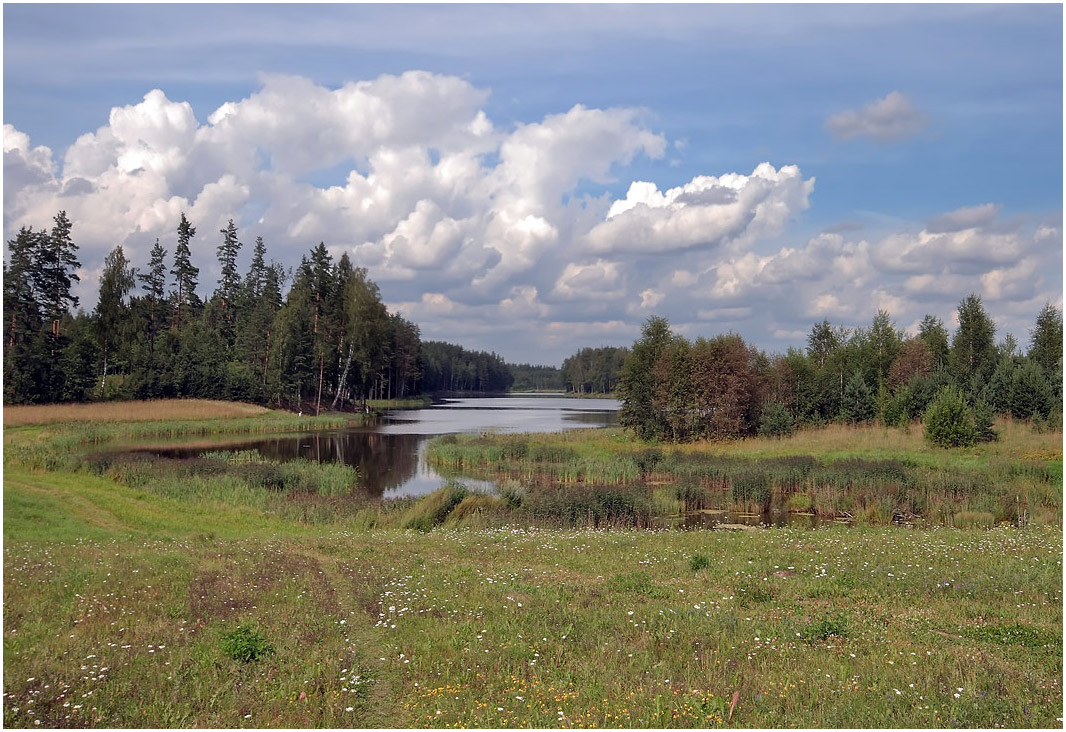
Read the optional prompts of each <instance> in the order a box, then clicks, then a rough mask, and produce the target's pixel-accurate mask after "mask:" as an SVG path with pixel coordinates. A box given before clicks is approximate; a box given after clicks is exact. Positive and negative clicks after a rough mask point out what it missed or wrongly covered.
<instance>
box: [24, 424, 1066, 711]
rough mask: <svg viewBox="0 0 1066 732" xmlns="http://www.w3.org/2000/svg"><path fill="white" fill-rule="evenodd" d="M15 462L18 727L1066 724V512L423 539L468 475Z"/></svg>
mask: <svg viewBox="0 0 1066 732" xmlns="http://www.w3.org/2000/svg"><path fill="white" fill-rule="evenodd" d="M26 429H31V428H26ZM32 429H41V428H32ZM5 437H7V435H5ZM5 442H6V440H5ZM77 444H82V445H83V444H84V443H77ZM61 462H62V461H61ZM5 463H7V464H6V465H5V472H4V671H3V673H4V724H5V726H7V727H35V726H43V727H66V726H104V727H224V728H234V727H320V726H322V727H346V728H347V727H390V728H400V727H474V726H476V727H896V728H903V727H907V728H910V727H995V726H1003V727H1050V726H1060V725H1061V721H1059V720H1060V718H1061V715H1062V703H1063V696H1062V686H1061V679H1062V551H1063V546H1062V533H1061V527H1060V526H1058V525H1054V526H1038V525H1031V526H1029V527H1027V528H1017V527H998V528H993V529H973V528H971V529H959V528H929V529H905V528H900V527H892V526H853V527H841V526H836V527H832V528H828V529H818V530H808V529H796V528H784V529H766V530H755V531H746V532H739V533H734V532H721V531H714V532H712V531H692V532H679V531H670V530H661V531H649V530H632V529H627V530H593V529H589V528H574V529H544V528H535V527H530V526H528V525H507V526H500V525H486V524H485V516H484V515H483V514H481V513H479V512H478V511H471V512H468V513H463V512H461V510H460V507H461V506H462V505H463V504H464V503H465V502H466V500H467V499H463V501H462V502H460V503H459V504H458V505H457V506H455V507H452V511H451V513H450V514H449V515H448V519H447V520H446V522H445V526H447V528H444V527H440V526H438V527H437V528H433V529H432V530H430V531H426V532H418V531H413V530H404V529H401V528H381V527H382V526H402V525H404V524H408V525H411V524H412V522H413V520H414V519H417V518H420V517H424V516H426V515H429V514H430V513H433V510H431V509H434V506H436V505H437V504H441V505H443V504H445V503H447V501H448V494H447V492H442V493H440V494H435V495H434V496H431V497H429V498H427V499H424V500H423V501H421V502H419V503H414V504H397V506H396V507H395V508H392V509H385V508H381V509H375V510H374V511H369V510H367V509H365V508H362V507H359V508H357V510H352V508H353V507H352V506H350V505H348V504H346V503H345V502H343V501H342V500H339V498H338V497H337V496H334V495H329V494H330V493H332V492H333V491H335V490H337V489H336V488H328V489H324V490H325V494H324V495H320V496H319V498H320V500H321V501H324V502H322V503H320V504H317V505H319V507H320V509H321V510H320V511H318V512H315V513H310V514H309V513H306V512H304V513H292V512H287V511H284V510H280V509H279V508H278V506H279V505H285V506H290V505H299V504H300V503H301V502H307V501H310V500H311V496H310V495H309V491H308V487H307V486H306V485H304V484H305V483H306V481H307V480H315V481H318V480H321V481H325V483H324V484H326V483H329V482H330V481H335V482H337V485H340V484H341V483H343V482H345V481H347V480H349V479H350V478H349V477H345V476H341V475H336V476H332V473H330V472H329V471H325V472H316V470H315V469H313V468H311V467H309V466H303V467H299V466H298V467H295V468H292V470H291V471H289V472H286V471H287V470H288V469H286V470H282V469H281V467H280V466H270V465H267V466H265V467H264V466H262V465H258V464H256V465H254V466H253V465H251V464H249V465H244V466H240V465H239V463H240V461H236V463H235V464H238V467H241V469H243V470H249V471H252V472H256V473H257V474H261V475H259V479H260V483H261V484H262V485H259V487H257V488H255V489H254V490H251V489H249V490H245V489H242V488H241V486H240V485H238V484H237V483H236V482H233V479H234V475H236V473H234V474H232V475H231V474H230V473H223V474H214V473H212V474H211V475H206V474H203V475H201V474H199V473H197V472H196V471H192V472H190V473H188V474H187V475H185V477H180V476H178V477H174V476H171V477H169V478H167V480H165V481H164V480H156V481H148V482H138V481H139V480H140V478H139V477H137V476H139V475H141V474H140V473H137V474H136V475H133V474H132V473H130V474H127V473H128V470H127V469H128V467H129V466H128V464H125V463H122V464H121V465H120V467H121V468H122V470H121V471H119V472H114V471H113V470H112V469H111V468H108V469H107V470H104V471H102V472H94V471H93V470H87V469H85V466H84V464H83V463H77V465H78V471H77V472H73V471H72V469H47V470H46V469H44V466H41V465H31V464H22V463H18V462H17V461H9V460H8V456H7V455H6V453H5ZM253 467H254V468H255V469H254V470H252V469H253ZM227 470H229V468H227ZM123 471H126V472H123ZM290 472H291V474H290ZM175 475H177V474H175ZM116 476H117V477H122V476H126V478H127V479H130V480H131V482H132V483H134V485H125V484H122V483H120V482H117V478H116ZM130 476H132V478H130ZM330 476H332V477H330ZM182 481H184V482H182ZM226 481H229V482H226ZM155 483H161V484H164V485H163V486H162V487H158V486H156V485H154V484H155ZM275 484H276V485H277V486H280V488H277V489H273V488H269V487H268V486H274V485H275ZM183 485H184V486H185V487H186V490H182V486H183ZM245 485H246V487H247V484H245ZM282 489H284V490H285V491H289V490H290V489H291V493H289V494H285V495H282V494H278V495H279V496H281V497H277V498H269V497H268V498H263V496H264V495H265V493H264V492H265V491H271V490H282ZM320 490H323V489H320ZM468 498H469V497H468ZM278 501H280V502H281V503H280V504H279V503H277V502H278ZM505 515H506V514H505ZM414 523H419V522H417V521H414ZM419 525H421V524H420V523H419ZM433 525H434V524H433V522H432V521H430V522H427V523H426V524H425V526H426V527H427V528H428V527H430V526H433ZM734 700H735V704H734Z"/></svg>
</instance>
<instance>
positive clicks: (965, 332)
mask: <svg viewBox="0 0 1066 732" xmlns="http://www.w3.org/2000/svg"><path fill="white" fill-rule="evenodd" d="M958 321H959V325H958V328H957V329H956V331H955V333H954V334H953V335H951V334H949V333H948V331H947V329H946V328H945V326H944V324H943V322H942V321H941V320H940V319H939V318H937V317H935V316H932V315H927V316H926V317H925V318H924V319H923V320H922V322H921V325H920V327H919V332H918V334H917V336H915V337H913V338H907V337H905V336H904V334H903V332H902V331H900V330H899V329H897V328H896V327H895V325H894V324H893V322H892V320H891V317H890V316H889V314H888V313H886V312H885V311H879V312H878V313H877V315H876V316H875V317H874V319H873V322H872V323H871V324H870V326H869V327H868V328H863V327H859V328H854V329H848V328H844V327H841V326H833V325H830V323H829V322H828V320H823V321H822V322H821V323H817V324H815V325H814V326H813V327H812V328H811V331H810V334H809V335H808V337H807V346H806V349H798V348H789V349H788V350H787V352H786V353H783V354H780V353H778V354H772V355H767V354H766V353H765V352H763V351H761V350H759V349H757V348H755V347H753V346H751V345H749V344H747V343H745V341H744V339H743V338H742V337H741V336H740V335H737V334H732V333H731V334H728V335H719V336H716V337H714V338H710V339H708V338H698V339H696V340H695V341H689V340H688V339H686V338H684V337H682V336H679V335H675V334H674V333H672V331H671V330H670V325H669V323H668V321H667V320H666V319H664V318H661V317H652V318H650V319H649V320H648V321H647V322H646V323H645V324H644V326H643V328H642V331H641V337H640V338H639V339H638V340H637V341H636V342H635V343H634V344H633V348H632V349H631V350H630V352H629V354H628V356H627V357H626V359H625V363H624V366H623V368H622V371H621V376H620V380H619V396H620V398H621V399H622V401H623V405H622V409H621V412H620V415H619V419H620V422H621V424H622V425H623V426H624V427H627V428H630V429H632V430H634V431H635V432H636V433H637V434H638V435H639V436H641V437H642V438H644V439H660V440H672V441H687V440H695V439H731V438H737V437H744V436H748V435H754V434H758V433H762V434H783V433H786V432H790V431H791V430H793V429H794V428H795V427H797V426H800V425H819V424H826V423H829V422H834V421H839V422H848V423H862V422H870V421H873V420H875V419H879V420H881V421H882V422H884V423H885V424H891V425H904V424H909V423H910V422H911V421H913V420H915V419H919V418H921V417H922V415H923V414H924V413H925V412H926V410H927V408H928V407H929V406H930V404H931V403H932V402H933V401H934V399H935V398H936V397H937V396H938V395H939V394H942V393H944V392H945V390H950V391H951V392H952V393H953V394H957V396H958V398H959V400H961V401H962V402H963V403H964V406H965V407H966V409H968V410H970V414H971V415H972V416H971V417H970V419H971V420H973V419H976V420H977V422H978V426H977V427H976V428H975V429H976V432H975V433H974V434H979V435H983V438H984V439H991V438H992V437H994V433H991V432H990V430H991V427H990V425H991V418H992V415H993V414H1003V415H1010V416H1012V417H1015V418H1018V419H1027V420H1028V419H1033V420H1037V421H1038V422H1039V423H1042V424H1043V423H1046V422H1047V421H1048V420H1051V421H1052V422H1053V423H1054V424H1055V426H1057V427H1058V428H1060V429H1061V421H1062V312H1061V311H1059V310H1058V309H1057V308H1055V307H1053V306H1052V305H1050V304H1048V305H1047V306H1045V307H1044V309H1043V310H1042V311H1041V312H1040V314H1039V315H1038V316H1037V318H1036V322H1035V325H1034V328H1033V330H1032V331H1031V338H1030V341H1029V347H1028V350H1027V352H1026V353H1024V354H1023V353H1022V352H1021V348H1020V346H1019V344H1018V341H1017V340H1016V339H1015V337H1014V336H1013V335H1012V334H1009V333H1008V334H1006V335H1005V336H1004V337H1003V339H1002V340H1001V341H1000V343H998V344H997V343H996V342H995V331H996V328H995V323H994V322H993V321H992V319H991V318H990V317H989V315H988V313H987V312H986V311H985V308H984V305H983V303H982V302H981V298H980V297H979V296H977V295H970V296H969V297H967V298H966V299H964V300H963V301H962V302H961V303H960V305H959V308H958ZM982 425H983V427H982ZM982 429H983V431H982ZM978 439H980V438H978Z"/></svg>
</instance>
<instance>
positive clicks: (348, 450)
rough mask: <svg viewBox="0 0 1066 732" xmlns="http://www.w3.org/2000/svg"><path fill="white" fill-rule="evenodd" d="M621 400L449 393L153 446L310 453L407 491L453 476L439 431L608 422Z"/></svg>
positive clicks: (387, 488) (375, 490)
mask: <svg viewBox="0 0 1066 732" xmlns="http://www.w3.org/2000/svg"><path fill="white" fill-rule="evenodd" d="M620 406H621V405H620V403H619V402H618V401H616V400H614V399H577V398H567V397H553V396H508V397H491V398H488V397H487V398H476V399H449V400H446V401H443V402H441V403H439V404H434V405H432V406H429V407H423V408H421V409H391V410H388V411H387V412H386V413H385V414H384V415H383V416H382V417H381V418H379V419H378V420H377V421H376V422H375V424H372V425H367V426H365V427H356V428H349V429H343V430H324V431H318V432H309V433H305V434H297V435H273V436H265V437H258V438H255V439H254V440H247V439H245V440H240V441H232V442H220V443H217V444H213V445H212V446H211V447H209V448H205V447H202V446H201V447H196V448H191V447H174V448H166V449H156V450H153V452H156V453H157V454H162V455H167V456H170V457H194V456H196V455H199V454H202V453H204V452H207V451H209V450H210V451H218V450H255V451H257V452H259V454H261V455H262V456H263V457H265V458H268V459H271V460H293V459H295V458H305V459H308V460H316V461H319V462H338V463H342V464H344V465H351V466H353V467H355V468H356V469H357V470H358V471H359V482H360V485H361V486H362V488H363V490H364V491H365V494H366V495H367V496H368V497H372V498H384V499H390V498H407V497H412V496H421V495H425V494H427V493H432V492H433V491H435V490H437V489H438V488H440V487H441V486H443V485H444V484H445V483H446V482H447V479H446V478H444V477H442V476H441V475H440V474H438V473H437V472H436V471H435V470H434V469H433V467H432V466H431V465H430V464H429V463H428V461H427V460H426V458H425V452H426V446H427V444H428V443H429V441H430V440H431V439H433V438H434V437H437V436H438V435H446V434H456V433H474V434H478V433H482V432H499V433H514V432H561V431H563V430H569V429H577V428H589V427H608V426H611V425H615V424H617V423H618V408H619V407H620ZM463 483H464V484H466V485H468V486H470V487H472V488H483V489H486V490H490V489H491V487H492V485H491V484H490V483H484V484H482V483H481V482H480V481H476V480H470V479H464V480H463Z"/></svg>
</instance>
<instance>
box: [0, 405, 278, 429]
mask: <svg viewBox="0 0 1066 732" xmlns="http://www.w3.org/2000/svg"><path fill="white" fill-rule="evenodd" d="M269 411H270V410H269V409H267V408H266V407H259V406H256V405H254V404H242V403H240V402H224V401H214V400H210V399H155V400H151V401H130V402H100V403H93V404H42V405H33V406H5V407H4V427H22V426H25V425H39V424H55V423H58V422H148V421H153V420H155V421H159V420H172V421H181V420H194V419H234V418H240V417H256V416H258V415H261V414H266V413H267V412H269Z"/></svg>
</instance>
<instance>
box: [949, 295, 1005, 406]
mask: <svg viewBox="0 0 1066 732" xmlns="http://www.w3.org/2000/svg"><path fill="white" fill-rule="evenodd" d="M995 334H996V326H995V324H994V323H993V322H992V319H991V318H989V317H988V313H986V312H985V308H984V305H983V304H982V303H981V298H980V297H979V296H978V295H970V296H969V297H967V298H966V299H965V300H963V301H962V302H961V303H960V304H959V329H958V330H957V331H955V338H954V339H953V340H952V342H951V354H950V356H949V359H950V363H951V370H952V373H953V374H954V375H955V378H956V379H958V382H959V384H960V385H961V386H963V388H964V389H966V388H969V389H970V390H971V391H972V390H973V387H974V386H975V385H977V384H979V383H980V381H981V380H983V379H985V378H987V376H988V375H989V374H990V373H991V371H992V369H993V368H995V363H996V346H995Z"/></svg>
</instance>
